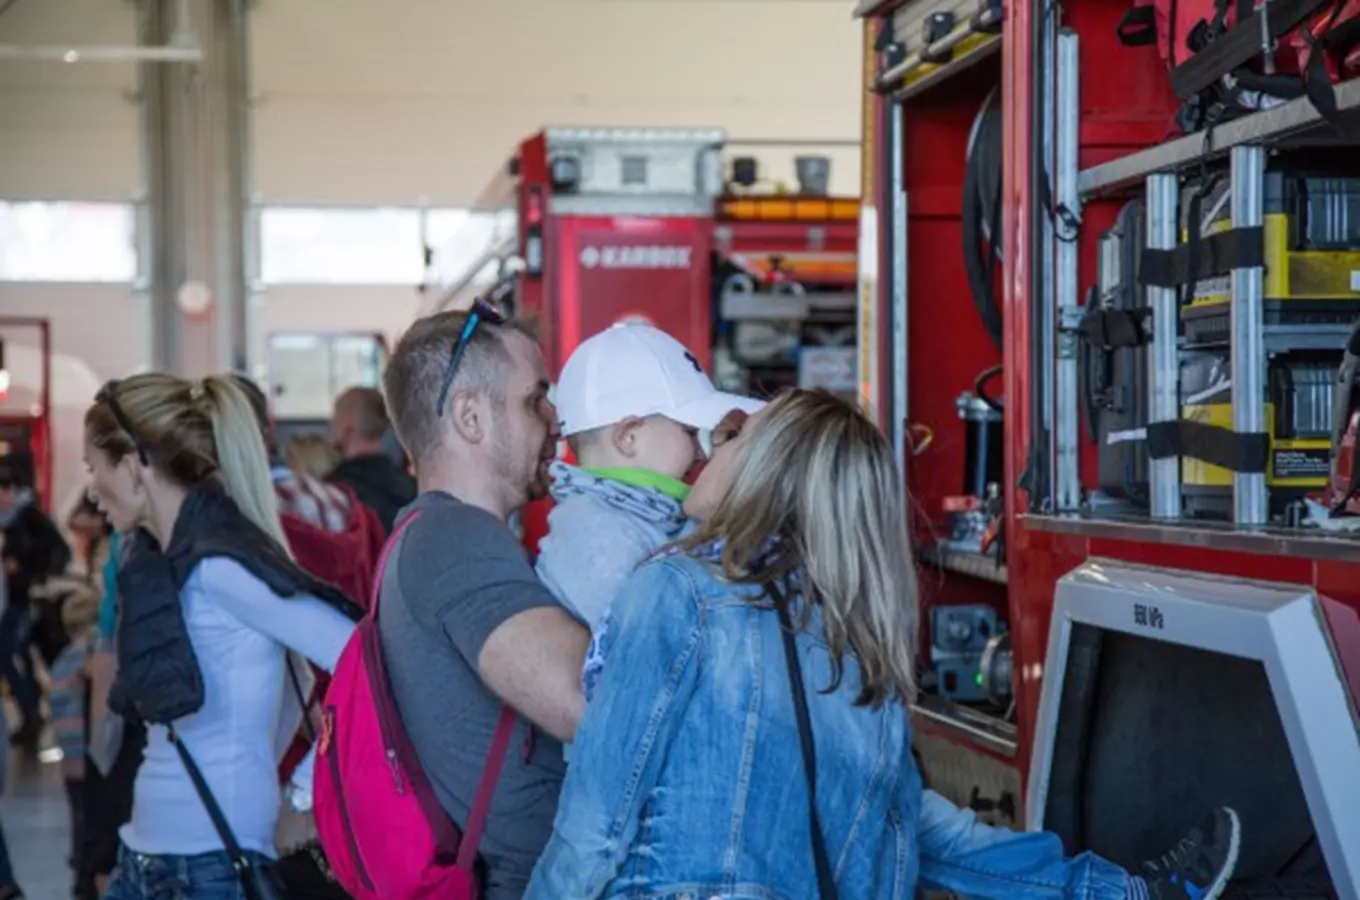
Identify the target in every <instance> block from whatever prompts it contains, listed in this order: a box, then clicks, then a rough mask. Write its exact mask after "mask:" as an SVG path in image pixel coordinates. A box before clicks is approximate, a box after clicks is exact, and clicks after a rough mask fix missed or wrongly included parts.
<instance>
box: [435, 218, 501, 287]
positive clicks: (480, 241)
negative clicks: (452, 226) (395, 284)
mask: <svg viewBox="0 0 1360 900" xmlns="http://www.w3.org/2000/svg"><path fill="white" fill-rule="evenodd" d="M516 222H517V219H516V216H515V211H514V210H513V209H503V210H478V211H476V212H471V213H469V214H468V215H467V216H466V217H465V219H464V221H463V223H462V226H461V227H460V228H458V229H457V230H456V231H454V232H452V234H451V235H450V236H449V237H448V238H447V239H446V240H443V241H441V242H439V243H435V242H433V240H432V241H431V244H430V246H431V247H433V248H434V259H433V260H432V263H431V266H430V270H431V271H430V283H431V284H432V285H433V286H434V287H435V288H436V289H437V290H439V291H441V292H443V291H446V290H448V289H450V288H452V287H455V286H457V285H460V284H463V283H464V282H465V281H466V280H467V279H468V278H469V276H472V280H473V283H475V284H482V283H483V281H482V280H480V279H481V278H482V275H483V273H489V278H491V279H494V278H495V276H496V271H497V268H496V266H495V265H491V264H490V263H491V262H492V261H499V260H500V259H502V258H504V257H505V256H508V255H510V254H512V253H514V251H515V241H516V231H515V229H516ZM431 236H432V238H433V234H432V235H431Z"/></svg>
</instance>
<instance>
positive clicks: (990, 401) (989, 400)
mask: <svg viewBox="0 0 1360 900" xmlns="http://www.w3.org/2000/svg"><path fill="white" fill-rule="evenodd" d="M1003 371H1005V367H1004V366H1002V365H1001V364H1000V363H997V364H996V365H994V366H988V367H987V368H985V369H983V370H982V371H981V372H979V373H978V377H977V378H974V379H973V393H974V394H976V395H977V398H978V399H979V400H981V401H982V402H983V403H985V404H987V407H988V408H989V409H992V410H994V411H996V412H1004V411H1005V409H1006V408H1005V406H1004V405H1003V404H1002V402H1001V401H1000V400H999V399H997V398H995V397H993V396H992V395H991V394H988V393H987V391H986V384H987V382H989V381H991V380H992V379H994V378H996V377H997V376H998V375H1000V374H1001V373H1002V372H1003Z"/></svg>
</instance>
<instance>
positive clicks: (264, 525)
mask: <svg viewBox="0 0 1360 900" xmlns="http://www.w3.org/2000/svg"><path fill="white" fill-rule="evenodd" d="M202 385H203V399H202V401H201V402H202V403H203V406H202V407H200V408H201V409H204V410H205V411H206V412H207V414H208V418H209V419H210V420H211V422H212V431H213V442H214V443H215V444H216V445H217V464H218V467H219V469H220V471H221V474H222V480H223V481H224V482H225V483H226V488H227V493H228V494H229V495H230V496H231V498H232V499H233V500H235V501H236V505H237V506H238V507H240V509H241V512H243V513H245V516H246V518H248V519H250V521H252V522H254V523H255V524H256V525H257V526H259V528H260V529H261V530H263V531H264V532H265V534H267V535H269V536H270V537H272V538H273V539H274V540H275V541H277V542H278V544H279V546H280V547H282V548H283V551H284V552H285V553H288V552H289V551H288V539H287V538H286V537H285V536H284V533H283V523H282V522H280V521H279V504H278V495H277V494H275V493H274V480H273V477H272V476H271V474H270V470H269V452H268V450H267V449H266V448H265V444H264V435H263V434H261V433H260V425H259V419H258V417H257V416H256V414H255V408H254V407H253V406H252V405H251V403H250V399H249V398H248V397H247V396H246V394H245V392H244V391H242V390H241V388H240V387H239V386H238V385H237V384H236V383H235V381H233V380H232V379H231V378H230V377H229V376H224V375H209V376H208V377H207V378H204V379H203V381H202ZM289 555H290V556H291V555H292V554H291V553H290V554H289Z"/></svg>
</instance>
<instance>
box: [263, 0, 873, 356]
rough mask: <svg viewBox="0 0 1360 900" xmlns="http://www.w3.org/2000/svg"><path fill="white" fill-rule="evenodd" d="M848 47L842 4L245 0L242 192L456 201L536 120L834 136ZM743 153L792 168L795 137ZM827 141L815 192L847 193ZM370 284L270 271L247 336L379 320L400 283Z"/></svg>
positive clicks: (849, 98)
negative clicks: (824, 182) (327, 283)
mask: <svg viewBox="0 0 1360 900" xmlns="http://www.w3.org/2000/svg"><path fill="white" fill-rule="evenodd" d="M860 50H861V30H860V27H859V25H858V23H856V22H855V21H854V20H853V19H852V18H851V15H850V11H849V5H848V4H846V3H845V2H844V0H494V2H486V0H390V2H384V3H374V2H371V0H261V2H260V3H259V4H258V5H257V6H256V7H255V9H254V12H253V20H252V31H251V54H252V64H251V78H252V95H253V98H254V116H253V120H252V129H253V145H254V148H255V158H254V161H253V168H254V183H255V188H256V191H257V199H258V202H259V203H260V204H261V205H263V206H265V207H269V206H274V205H283V206H288V205H301V206H319V205H328V204H333V205H339V206H349V207H365V206H368V207H372V206H385V205H398V206H429V207H436V208H439V207H442V208H445V209H457V208H466V207H468V206H470V205H471V204H472V203H473V202H474V200H475V198H476V197H477V196H478V195H479V194H480V193H481V192H482V190H483V189H484V188H485V187H486V186H487V185H488V184H489V183H490V182H491V181H492V179H493V178H494V177H495V176H496V175H497V173H499V172H501V171H502V170H503V167H504V165H505V162H506V160H507V158H508V157H509V155H510V154H511V152H512V150H513V148H514V147H515V145H516V144H517V143H518V142H519V141H520V140H522V139H523V138H524V137H527V136H528V135H529V134H532V133H533V132H535V131H537V130H538V129H540V128H542V127H544V126H546V125H596V126H647V125H652V126H672V127H717V128H723V129H725V130H726V131H727V132H728V134H729V136H730V137H732V138H734V139H781V138H784V139H787V138H798V139H846V138H852V139H853V138H856V137H857V136H858V133H859V115H860V93H859V84H858V78H859V73H860V67H859V56H860ZM754 152H756V153H757V154H758V156H759V158H760V159H761V162H762V167H763V169H764V171H765V174H766V175H767V176H768V177H772V178H775V179H777V180H785V181H787V182H789V183H793V165H792V157H793V155H794V154H795V153H796V152H808V151H807V150H806V149H804V150H799V151H795V150H790V149H784V150H782V151H781V150H777V149H773V148H769V147H763V148H754ZM827 152H828V153H829V155H831V156H832V157H833V178H832V187H833V190H835V191H837V192H840V193H846V194H855V193H858V189H859V154H858V150H857V149H855V148H839V149H833V150H830V151H827ZM437 246H438V245H437ZM269 252H270V249H269V247H268V246H266V247H265V250H264V253H265V255H266V256H268V255H269ZM407 287H409V285H408V286H407ZM376 296H378V293H375V291H374V290H373V289H371V288H369V289H357V290H356V289H351V288H348V287H345V286H332V287H324V286H320V285H313V286H302V287H299V286H295V285H288V286H286V287H284V288H276V287H274V286H273V285H271V286H270V287H269V289H268V294H267V296H266V297H265V299H264V301H263V307H262V308H261V315H260V317H259V318H258V319H257V335H258V337H257V345H258V343H259V342H261V341H263V340H265V339H266V337H267V332H268V331H269V330H273V329H277V328H279V327H280V326H281V325H282V324H283V323H287V325H288V326H289V328H291V329H297V330H309V329H315V330H323V331H324V330H328V329H336V330H340V329H362V330H373V331H381V332H386V333H389V334H392V333H396V332H399V331H400V330H401V329H402V328H403V327H404V326H405V324H406V323H407V322H408V321H409V319H410V316H412V315H413V314H414V312H415V308H414V307H413V306H411V304H410V303H409V302H407V301H408V300H409V299H410V298H413V297H414V296H415V295H414V294H413V293H411V292H410V291H409V290H404V289H401V288H395V287H394V288H392V289H391V291H390V296H391V297H393V298H398V297H400V298H402V299H401V300H400V301H398V300H396V299H394V300H393V302H390V303H387V302H384V303H375V302H373V300H374V298H375V297H376ZM341 323H343V324H341ZM257 358H258V357H257Z"/></svg>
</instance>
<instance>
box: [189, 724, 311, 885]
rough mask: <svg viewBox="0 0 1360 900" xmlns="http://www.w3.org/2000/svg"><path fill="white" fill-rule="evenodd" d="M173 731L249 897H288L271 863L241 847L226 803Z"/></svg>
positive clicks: (190, 775) (209, 815)
mask: <svg viewBox="0 0 1360 900" xmlns="http://www.w3.org/2000/svg"><path fill="white" fill-rule="evenodd" d="M169 734H170V743H172V744H174V745H175V749H176V750H177V751H179V758H180V761H182V762H183V763H184V769H185V771H187V772H188V773H189V780H190V781H192V782H193V783H194V790H195V791H196V792H197V793H198V799H200V800H202V801H203V808H204V809H206V810H207V811H208V818H210V819H212V823H213V828H214V829H216V830H217V836H218V838H219V839H220V840H221V841H222V846H223V847H224V848H225V849H226V851H227V857H228V858H229V859H230V860H231V868H232V870H233V871H234V872H235V873H236V878H237V879H238V880H239V881H240V882H241V887H242V888H244V889H245V893H246V898H247V900H285V898H284V896H283V894H282V892H281V891H280V889H279V886H278V884H277V883H276V882H275V880H274V875H273V872H272V871H271V870H270V869H269V867H268V866H267V865H264V866H261V865H256V864H253V863H251V861H250V859H249V858H247V857H246V855H245V852H244V851H243V850H242V849H241V845H240V844H238V843H236V835H234V834H232V831H231V825H230V824H228V823H227V817H226V816H225V815H223V814H222V807H220V806H218V805H217V799H216V798H215V797H213V793H212V789H211V788H209V787H208V782H207V781H206V780H205V779H204V778H203V773H202V772H201V771H199V768H198V763H196V762H194V758H193V757H192V756H190V755H189V748H187V747H185V746H184V742H183V741H181V740H180V739H179V734H178V733H176V731H175V726H173V725H171V726H169Z"/></svg>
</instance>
